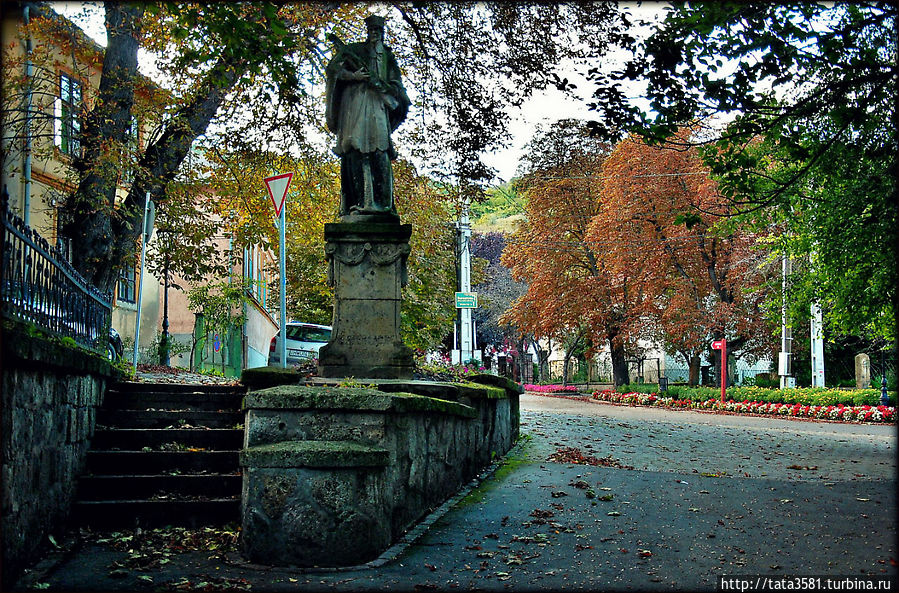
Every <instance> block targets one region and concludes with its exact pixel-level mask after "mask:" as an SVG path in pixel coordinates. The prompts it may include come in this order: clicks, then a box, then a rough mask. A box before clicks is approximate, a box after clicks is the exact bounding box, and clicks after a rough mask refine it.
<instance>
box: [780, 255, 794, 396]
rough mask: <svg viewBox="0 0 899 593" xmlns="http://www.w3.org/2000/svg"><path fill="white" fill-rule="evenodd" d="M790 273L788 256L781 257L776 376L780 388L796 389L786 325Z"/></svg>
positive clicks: (788, 328) (791, 339)
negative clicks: (778, 346) (778, 348)
mask: <svg viewBox="0 0 899 593" xmlns="http://www.w3.org/2000/svg"><path fill="white" fill-rule="evenodd" d="M791 272H792V265H791V262H790V256H789V255H787V254H784V256H783V278H782V284H781V298H782V302H781V307H780V355H779V356H778V360H777V374H778V375H780V388H781V389H787V388H790V387H796V378H795V377H793V376H792V374H793V373H792V368H791V363H790V356H791V352H792V347H793V330H792V328H790V326H789V325H788V324H787V277H788V276H789V275H790V273H791Z"/></svg>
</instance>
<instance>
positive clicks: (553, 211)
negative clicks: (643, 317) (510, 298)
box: [502, 122, 643, 385]
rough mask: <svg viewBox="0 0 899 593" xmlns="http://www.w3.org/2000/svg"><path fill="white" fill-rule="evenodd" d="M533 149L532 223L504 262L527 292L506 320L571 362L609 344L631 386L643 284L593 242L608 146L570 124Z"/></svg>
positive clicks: (617, 378)
mask: <svg viewBox="0 0 899 593" xmlns="http://www.w3.org/2000/svg"><path fill="white" fill-rule="evenodd" d="M572 140H573V141H572ZM530 147H531V150H532V151H533V153H534V154H536V155H537V156H536V157H532V159H531V164H532V165H536V166H535V167H534V168H533V169H532V171H531V172H530V173H529V174H528V175H526V176H525V177H524V178H522V180H521V181H520V182H519V183H520V187H519V191H520V192H521V193H522V194H523V195H524V196H525V197H526V198H527V204H528V205H527V208H526V215H527V218H526V220H525V221H524V222H523V223H522V224H521V225H520V227H519V228H518V230H517V231H516V232H515V233H514V234H513V236H512V238H511V239H510V240H509V245H508V246H507V248H506V249H505V251H504V252H503V258H502V261H503V264H504V265H506V266H508V267H509V268H510V269H511V270H512V276H513V278H514V279H515V280H518V281H523V282H526V283H527V291H526V293H525V294H524V295H523V296H521V297H520V298H519V299H517V300H516V301H515V302H514V303H513V304H512V306H511V308H510V309H509V310H508V311H507V312H506V314H505V316H504V320H505V322H507V323H509V324H511V325H514V326H515V327H517V328H519V329H520V330H521V331H525V332H528V333H532V334H533V335H535V336H536V337H538V338H546V339H552V340H556V341H559V342H563V343H565V345H566V353H565V355H566V363H567V361H568V359H570V357H571V353H572V352H573V351H574V350H575V349H577V348H581V349H583V348H584V347H586V348H587V351H588V353H590V352H592V351H593V350H595V349H597V348H598V347H600V346H602V345H604V344H606V343H608V344H609V346H610V348H611V355H612V373H613V380H614V382H615V384H616V385H621V384H624V383H627V382H628V376H627V363H626V356H625V349H626V345H627V343H628V341H629V338H630V336H631V329H630V328H631V326H632V324H633V321H634V314H633V313H634V309H633V305H634V303H639V302H641V301H642V300H643V297H642V288H641V286H640V279H639V278H638V277H636V276H634V275H632V274H630V273H629V272H628V271H626V270H625V271H622V270H618V269H611V268H610V267H609V266H608V265H607V264H606V260H605V253H604V250H605V249H606V248H607V246H605V245H603V246H598V245H597V244H596V243H594V242H593V241H592V240H591V239H590V238H589V236H588V231H589V229H590V226H591V222H592V220H593V219H594V217H596V216H597V215H598V214H599V213H600V211H601V203H600V199H599V186H598V184H597V182H596V178H597V177H598V175H599V174H600V171H601V167H602V163H603V161H604V160H605V158H606V156H607V155H608V153H609V150H610V147H609V146H608V145H603V144H599V143H592V144H591V143H590V141H589V138H588V137H587V136H586V133H585V131H584V130H583V128H581V127H576V126H574V125H573V124H572V123H571V122H559V123H557V124H556V125H555V127H554V128H552V129H550V130H547V131H542V135H541V133H538V135H537V137H535V140H534V141H533V142H532V143H531V145H530ZM585 147H587V148H586V149H585ZM567 366H568V365H567V364H566V365H565V368H566V370H567ZM566 379H567V375H565V376H563V381H564V380H566Z"/></svg>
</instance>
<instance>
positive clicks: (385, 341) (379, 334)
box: [318, 222, 414, 379]
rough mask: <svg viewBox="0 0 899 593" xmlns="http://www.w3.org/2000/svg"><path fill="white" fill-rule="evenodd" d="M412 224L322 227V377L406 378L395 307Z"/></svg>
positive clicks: (408, 370)
mask: <svg viewBox="0 0 899 593" xmlns="http://www.w3.org/2000/svg"><path fill="white" fill-rule="evenodd" d="M411 234H412V225H409V224H399V223H396V222H340V223H336V224H327V225H325V242H326V245H325V253H326V255H327V258H328V283H329V284H330V285H331V286H333V287H334V317H333V322H332V332H331V341H330V342H328V344H327V345H325V346H323V347H322V349H321V350H320V351H319V366H318V372H319V375H320V376H322V377H340V378H343V377H356V378H374V379H409V378H411V377H412V372H413V368H414V364H413V361H412V350H411V349H410V348H409V347H407V346H406V345H405V344H404V343H403V341H402V338H401V337H400V303H401V302H402V288H403V286H405V284H406V280H407V276H406V259H407V258H408V256H409V237H410V236H411Z"/></svg>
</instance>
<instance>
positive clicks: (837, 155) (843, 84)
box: [591, 2, 899, 338]
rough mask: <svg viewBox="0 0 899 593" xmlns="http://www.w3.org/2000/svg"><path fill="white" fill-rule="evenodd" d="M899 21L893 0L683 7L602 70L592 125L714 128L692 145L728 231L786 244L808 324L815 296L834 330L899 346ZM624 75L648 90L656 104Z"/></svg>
mask: <svg viewBox="0 0 899 593" xmlns="http://www.w3.org/2000/svg"><path fill="white" fill-rule="evenodd" d="M896 16H897V7H896V5H895V4H894V3H888V2H864V3H850V2H838V3H806V2H786V3H785V2H778V3H768V2H747V3H735V2H734V3H715V4H709V3H675V4H674V5H673V8H672V9H671V10H670V12H669V13H668V15H667V17H666V18H665V20H664V22H662V23H661V24H660V25H659V27H658V28H657V29H656V30H655V31H654V32H653V33H652V34H651V35H650V36H649V37H648V38H646V39H645V40H644V41H643V42H642V43H641V44H640V46H639V47H638V50H637V52H636V53H635V57H634V58H633V59H632V60H630V61H629V62H628V63H627V64H626V66H625V67H624V68H622V69H621V70H620V71H617V72H613V73H605V72H601V71H599V70H593V71H591V75H592V76H593V78H594V80H595V81H596V82H597V90H596V94H595V102H594V104H593V107H594V108H595V109H597V110H598V111H599V113H600V114H601V117H600V118H598V120H597V121H595V122H592V124H591V126H592V129H593V130H594V132H595V133H597V134H599V135H600V136H603V137H618V136H619V135H620V134H621V133H622V132H626V131H638V132H640V133H641V134H643V135H645V136H646V137H648V138H651V139H654V140H655V141H656V142H666V141H668V139H669V138H670V137H671V136H672V134H673V132H674V131H675V130H676V128H677V127H678V126H679V125H682V124H687V123H693V122H695V121H697V120H704V121H705V122H707V123H708V124H709V127H708V129H707V131H706V134H705V136H704V137H703V138H702V139H701V140H699V141H697V142H695V144H697V145H700V146H702V147H703V152H704V155H703V156H704V159H705V162H706V164H707V165H708V166H709V167H710V170H711V172H712V175H713V177H714V178H715V179H716V180H717V181H718V184H719V191H720V192H721V194H722V195H723V196H725V197H726V198H728V199H729V200H730V202H731V207H733V208H732V214H731V216H733V217H734V220H730V221H728V222H726V223H725V224H744V225H745V224H751V225H754V226H755V227H756V228H758V229H760V230H767V231H768V232H770V233H772V234H773V235H777V236H780V237H781V239H780V240H778V241H774V242H772V247H773V248H774V249H775V250H776V251H777V252H778V253H781V254H785V255H789V256H790V257H793V258H795V259H796V260H797V261H798V262H799V264H804V265H798V266H796V270H797V271H796V274H795V275H794V278H793V289H792V290H791V293H790V300H791V304H792V305H793V311H794V317H795V318H796V319H797V321H798V320H799V319H806V318H807V311H808V305H809V304H810V302H813V301H818V302H820V303H821V304H822V306H823V307H824V312H825V319H826V321H827V323H828V325H829V327H830V328H831V329H833V330H836V331H839V332H842V333H850V334H859V333H861V334H867V335H869V336H872V337H873V336H882V337H892V338H894V337H895V323H894V321H895V300H896V280H897V276H896V266H895V265H894V262H895V261H896V244H897V235H896V229H897V224H896V223H897V217H896V214H897V213H896V199H895V197H896V186H895V158H896V154H897V139H896V128H895V124H894V121H895V111H894V109H895V96H896V80H897V74H899V66H897V33H896ZM622 81H640V82H643V83H645V85H646V93H645V95H646V97H647V99H648V107H649V109H643V108H642V107H640V106H637V105H635V104H633V103H631V102H629V101H628V100H627V98H626V92H627V90H626V89H625V87H624V86H623V85H622V84H621V82H622ZM715 117H718V118H719V119H714V118H715ZM717 214H722V213H720V212H719V213H717Z"/></svg>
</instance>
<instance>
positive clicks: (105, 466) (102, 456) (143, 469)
mask: <svg viewBox="0 0 899 593" xmlns="http://www.w3.org/2000/svg"><path fill="white" fill-rule="evenodd" d="M238 456H239V451H237V450H234V451H102V450H91V451H88V452H87V469H86V474H87V475H102V474H106V475H111V474H117V475H126V474H138V475H148V474H160V473H171V472H180V473H199V472H203V471H205V472H207V473H230V472H233V471H237V470H238V467H239V465H238Z"/></svg>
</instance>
